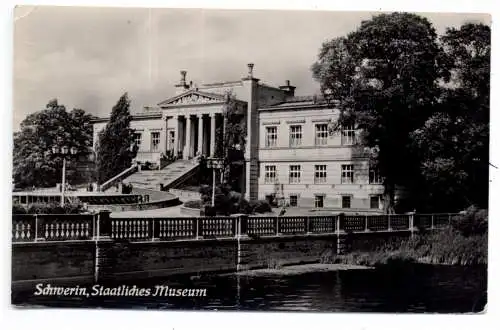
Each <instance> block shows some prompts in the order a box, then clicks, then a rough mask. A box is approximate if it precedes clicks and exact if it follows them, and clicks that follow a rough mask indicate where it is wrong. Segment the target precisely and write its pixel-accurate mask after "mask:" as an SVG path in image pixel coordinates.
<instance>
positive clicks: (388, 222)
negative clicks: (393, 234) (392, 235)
mask: <svg viewBox="0 0 500 330" xmlns="http://www.w3.org/2000/svg"><path fill="white" fill-rule="evenodd" d="M387 230H389V231H391V230H392V227H391V215H390V214H388V215H387Z"/></svg>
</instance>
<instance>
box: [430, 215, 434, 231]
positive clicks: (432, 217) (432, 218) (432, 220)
mask: <svg viewBox="0 0 500 330" xmlns="http://www.w3.org/2000/svg"><path fill="white" fill-rule="evenodd" d="M433 229H434V214H431V230H433Z"/></svg>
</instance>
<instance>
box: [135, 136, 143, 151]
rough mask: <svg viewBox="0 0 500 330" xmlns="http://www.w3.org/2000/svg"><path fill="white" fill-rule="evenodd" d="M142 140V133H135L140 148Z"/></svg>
mask: <svg viewBox="0 0 500 330" xmlns="http://www.w3.org/2000/svg"><path fill="white" fill-rule="evenodd" d="M141 141H142V134H141V133H134V143H135V145H136V146H137V148H139V149H141Z"/></svg>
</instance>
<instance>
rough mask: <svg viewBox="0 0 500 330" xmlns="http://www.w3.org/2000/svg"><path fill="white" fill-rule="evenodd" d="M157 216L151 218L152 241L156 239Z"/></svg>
mask: <svg viewBox="0 0 500 330" xmlns="http://www.w3.org/2000/svg"><path fill="white" fill-rule="evenodd" d="M155 223H156V221H155V218H151V241H154V240H155Z"/></svg>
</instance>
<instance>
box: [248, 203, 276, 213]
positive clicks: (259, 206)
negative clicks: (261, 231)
mask: <svg viewBox="0 0 500 330" xmlns="http://www.w3.org/2000/svg"><path fill="white" fill-rule="evenodd" d="M252 211H253V212H254V213H266V212H271V211H272V209H271V205H269V202H268V201H266V200H258V201H257V202H256V203H255V205H254V207H253V209H252Z"/></svg>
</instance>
